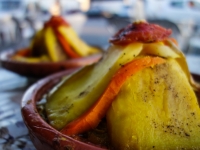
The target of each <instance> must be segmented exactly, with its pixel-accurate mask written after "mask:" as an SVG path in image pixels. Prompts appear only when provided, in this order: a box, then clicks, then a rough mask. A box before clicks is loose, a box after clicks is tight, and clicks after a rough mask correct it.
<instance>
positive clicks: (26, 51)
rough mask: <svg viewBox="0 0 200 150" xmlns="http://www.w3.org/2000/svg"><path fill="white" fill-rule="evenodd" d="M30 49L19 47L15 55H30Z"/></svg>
mask: <svg viewBox="0 0 200 150" xmlns="http://www.w3.org/2000/svg"><path fill="white" fill-rule="evenodd" d="M30 54H31V51H30V49H29V48H25V49H21V50H19V51H17V52H16V53H15V56H24V57H26V56H30Z"/></svg>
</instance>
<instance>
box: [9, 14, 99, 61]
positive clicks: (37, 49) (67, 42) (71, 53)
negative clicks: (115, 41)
mask: <svg viewBox="0 0 200 150" xmlns="http://www.w3.org/2000/svg"><path fill="white" fill-rule="evenodd" d="M29 50H30V54H31V55H30V56H29V57H25V56H20V57H25V58H24V59H23V58H22V59H19V57H18V59H17V60H22V61H24V60H25V61H27V62H39V61H40V60H41V59H40V57H43V56H45V57H47V58H49V59H46V60H45V61H53V62H58V61H64V60H66V59H73V58H80V57H85V56H89V55H91V54H95V53H100V52H101V50H100V49H98V48H95V47H92V46H89V45H88V44H86V43H85V42H84V41H82V40H81V39H80V38H79V37H78V35H77V34H76V32H75V31H74V29H73V28H72V27H71V26H70V25H69V24H68V23H67V22H66V21H65V20H64V19H63V18H62V17H60V16H52V17H51V19H50V20H49V21H47V22H46V23H45V24H44V28H42V29H41V30H39V31H38V32H37V33H36V34H35V36H34V38H33V40H32V41H31V44H30V48H29ZM17 56H18V55H17ZM33 57H34V59H37V61H32V60H30V61H29V59H33ZM15 58H16V57H13V59H15ZM41 61H42V60H41Z"/></svg>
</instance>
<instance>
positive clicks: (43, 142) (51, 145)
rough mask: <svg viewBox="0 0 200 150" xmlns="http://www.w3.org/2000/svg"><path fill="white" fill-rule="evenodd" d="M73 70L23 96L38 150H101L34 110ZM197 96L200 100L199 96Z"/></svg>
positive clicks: (55, 76) (25, 114) (36, 86)
mask: <svg viewBox="0 0 200 150" xmlns="http://www.w3.org/2000/svg"><path fill="white" fill-rule="evenodd" d="M75 70H76V69H73V70H68V71H64V72H60V73H57V74H54V75H51V76H49V77H46V78H44V79H42V80H40V81H39V82H38V83H36V84H34V85H33V86H32V87H30V88H29V89H28V90H27V92H26V93H25V94H24V96H23V99H22V116H23V119H24V122H25V124H26V126H27V128H28V130H29V133H30V137H31V140H32V142H33V144H34V145H35V147H36V148H37V149H38V150H45V149H46V150H47V149H48V150H53V149H54V150H55V149H56V150H64V149H65V150H66V149H70V150H71V149H73V150H103V148H100V147H98V146H95V145H91V144H88V143H83V142H80V141H78V140H75V139H73V138H71V137H69V136H66V135H64V134H62V133H60V132H59V131H57V130H55V129H54V128H52V127H51V126H50V125H49V124H48V123H47V122H45V121H44V120H43V119H42V117H41V116H40V115H39V113H38V110H37V108H36V103H37V102H38V101H40V99H41V98H42V96H43V95H44V94H45V93H47V92H48V91H49V90H50V89H51V88H52V87H54V86H55V85H56V84H57V83H58V82H59V81H60V80H61V78H62V77H63V76H65V75H68V74H70V73H73V72H74V71H75ZM193 77H194V79H195V80H196V81H198V82H200V76H199V75H196V74H194V75H193ZM197 96H198V97H199V98H200V95H197ZM104 150H105V149H104Z"/></svg>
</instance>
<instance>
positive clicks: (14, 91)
mask: <svg viewBox="0 0 200 150" xmlns="http://www.w3.org/2000/svg"><path fill="white" fill-rule="evenodd" d="M187 61H188V65H189V68H190V71H191V72H192V73H196V74H200V69H199V65H200V57H199V56H192V55H191V56H187ZM37 81H38V80H36V79H30V78H26V77H21V76H19V75H17V74H15V73H12V72H10V71H7V70H5V69H3V68H0V95H1V96H0V150H1V149H2V150H35V148H34V146H33V144H32V142H31V141H30V139H29V136H28V130H27V128H26V126H25V124H24V122H23V119H22V117H21V109H20V105H21V99H22V96H23V94H24V92H25V91H26V90H27V88H28V87H30V86H31V85H32V84H33V83H35V82H37Z"/></svg>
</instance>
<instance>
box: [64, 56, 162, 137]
mask: <svg viewBox="0 0 200 150" xmlns="http://www.w3.org/2000/svg"><path fill="white" fill-rule="evenodd" d="M164 62H165V60H164V59H162V58H160V57H149V56H146V57H143V58H139V59H135V60H133V61H131V62H129V63H128V64H126V65H125V66H123V67H122V68H120V69H119V70H118V71H117V73H116V74H115V75H114V76H113V78H112V79H111V81H110V83H109V85H108V87H107V88H106V90H105V91H104V93H103V94H102V96H101V97H100V98H99V99H98V101H96V103H95V104H94V105H93V106H92V107H91V108H90V109H89V110H87V111H86V112H85V113H84V114H82V115H81V116H80V117H79V118H77V119H76V120H74V121H72V122H70V123H69V124H67V125H66V126H65V127H64V128H63V129H62V130H61V132H62V133H63V134H66V135H69V136H71V135H75V134H79V133H83V132H85V131H88V130H90V129H94V128H95V127H96V126H97V125H98V124H99V122H100V121H101V119H102V118H103V117H104V116H105V115H106V112H107V111H108V109H109V107H110V106H111V104H112V101H113V100H114V99H115V97H116V96H117V94H118V92H119V91H120V89H121V87H122V85H123V83H124V82H125V81H126V80H127V79H128V78H129V77H130V76H132V75H134V74H135V73H137V72H138V71H140V70H142V69H144V68H147V67H150V66H154V65H156V64H161V63H164Z"/></svg>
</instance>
